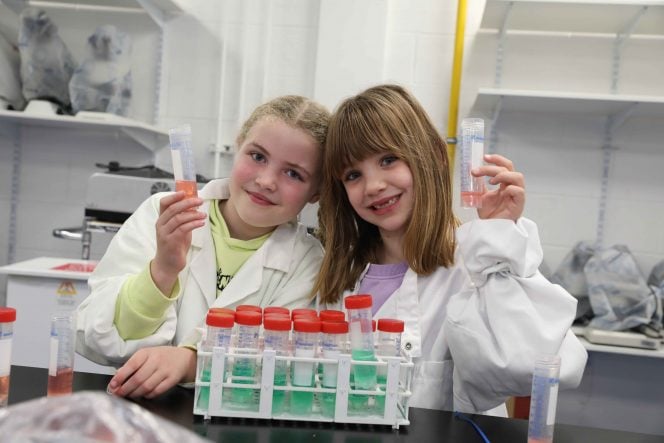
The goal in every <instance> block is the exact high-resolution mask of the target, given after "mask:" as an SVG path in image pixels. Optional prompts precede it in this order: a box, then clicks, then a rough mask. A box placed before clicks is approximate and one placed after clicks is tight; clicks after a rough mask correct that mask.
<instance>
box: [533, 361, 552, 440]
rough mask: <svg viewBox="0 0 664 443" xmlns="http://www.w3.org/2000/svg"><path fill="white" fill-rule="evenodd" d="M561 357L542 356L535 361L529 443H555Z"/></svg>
mask: <svg viewBox="0 0 664 443" xmlns="http://www.w3.org/2000/svg"><path fill="white" fill-rule="evenodd" d="M559 375H560V357H559V356H557V355H541V356H539V357H538V358H537V359H536V360H535V371H534V372H533V385H532V392H531V394H530V416H529V419H528V443H551V442H553V427H554V425H555V422H556V405H557V403H558V385H559V383H560V378H559Z"/></svg>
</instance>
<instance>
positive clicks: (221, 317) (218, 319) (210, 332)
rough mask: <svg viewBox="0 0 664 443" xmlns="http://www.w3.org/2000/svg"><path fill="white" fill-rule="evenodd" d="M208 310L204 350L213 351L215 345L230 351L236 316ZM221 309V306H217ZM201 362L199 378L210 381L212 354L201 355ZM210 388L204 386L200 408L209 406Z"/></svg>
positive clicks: (200, 396)
mask: <svg viewBox="0 0 664 443" xmlns="http://www.w3.org/2000/svg"><path fill="white" fill-rule="evenodd" d="M213 309H215V308H212V309H210V310H209V311H208V314H207V316H206V317H205V324H206V325H207V333H206V335H205V341H204V342H203V344H202V345H201V349H202V350H203V351H207V352H212V350H213V349H214V348H215V347H221V348H225V349H226V351H228V348H229V346H230V342H231V332H232V331H233V325H234V324H235V316H234V315H233V314H229V313H227V312H223V311H218V310H213ZM216 309H219V308H216ZM201 359H202V360H201V364H199V365H198V370H200V371H201V373H200V376H199V379H200V381H203V382H209V381H210V370H211V367H212V356H208V355H206V356H203V357H201ZM209 399H210V388H209V387H208V386H202V387H201V389H200V395H199V397H198V402H197V403H196V404H197V405H198V407H199V408H202V409H207V408H208V406H209Z"/></svg>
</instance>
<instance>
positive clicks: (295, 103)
mask: <svg viewBox="0 0 664 443" xmlns="http://www.w3.org/2000/svg"><path fill="white" fill-rule="evenodd" d="M266 118H267V119H278V120H281V121H283V122H284V123H286V124H288V125H290V126H292V127H294V128H298V129H301V130H302V131H304V132H305V133H307V134H309V135H310V136H311V137H313V139H314V140H315V141H316V143H318V145H319V146H320V147H323V146H324V145H325V137H326V135H327V127H328V124H329V121H330V112H329V111H328V110H327V109H326V108H325V107H324V106H323V105H321V104H319V103H317V102H315V101H313V100H309V99H308V98H306V97H302V96H299V95H283V96H281V97H277V98H274V99H272V100H270V101H268V102H266V103H263V104H262V105H260V106H258V107H257V108H256V109H254V112H252V113H251V115H250V116H249V118H248V119H247V120H246V121H245V122H244V124H243V125H242V127H241V128H240V131H239V133H238V135H237V138H236V140H235V142H236V144H237V146H240V145H242V143H244V141H245V139H246V138H247V134H248V133H249V131H250V130H251V128H253V126H254V125H255V124H256V123H257V122H258V121H260V120H263V119H266Z"/></svg>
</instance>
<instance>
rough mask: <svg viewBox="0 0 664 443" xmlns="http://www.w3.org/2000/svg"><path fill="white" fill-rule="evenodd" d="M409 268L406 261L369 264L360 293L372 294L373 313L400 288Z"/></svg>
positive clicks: (361, 283)
mask: <svg viewBox="0 0 664 443" xmlns="http://www.w3.org/2000/svg"><path fill="white" fill-rule="evenodd" d="M407 270H408V263H406V262H402V263H397V264H391V265H374V264H370V265H369V269H368V270H367V273H366V274H364V278H363V279H362V281H361V282H360V291H359V293H360V294H371V296H372V298H373V305H372V307H371V313H372V314H373V315H376V312H378V310H379V309H380V308H381V306H383V304H384V303H385V302H386V301H387V299H388V298H390V295H392V294H393V293H394V291H396V290H397V289H399V287H400V286H401V282H402V281H403V276H404V275H406V271H407Z"/></svg>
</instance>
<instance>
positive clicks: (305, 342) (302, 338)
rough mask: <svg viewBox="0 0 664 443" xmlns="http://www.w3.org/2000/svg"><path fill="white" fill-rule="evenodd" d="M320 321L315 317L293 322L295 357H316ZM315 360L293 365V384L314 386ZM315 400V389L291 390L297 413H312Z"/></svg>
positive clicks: (291, 407)
mask: <svg viewBox="0 0 664 443" xmlns="http://www.w3.org/2000/svg"><path fill="white" fill-rule="evenodd" d="M319 335H320V321H319V320H314V319H296V320H295V322H294V324H293V346H294V348H295V351H294V354H295V357H305V358H314V357H315V356H316V350H317V349H318V342H319ZM314 366H315V363H314V362H313V361H311V362H308V361H305V362H302V361H295V362H293V364H292V365H291V384H292V385H293V386H296V387H302V388H312V387H313V386H314ZM313 400H314V393H313V391H293V392H291V401H290V411H291V413H293V414H297V415H305V416H306V415H309V414H311V410H312V406H313Z"/></svg>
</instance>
